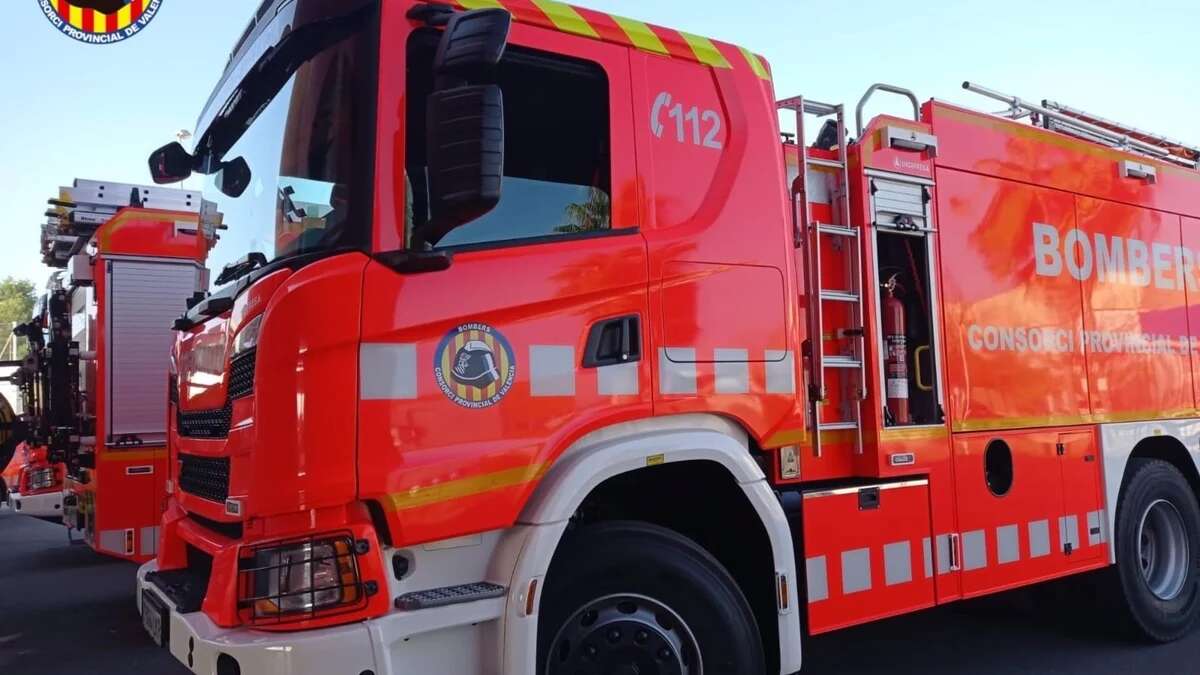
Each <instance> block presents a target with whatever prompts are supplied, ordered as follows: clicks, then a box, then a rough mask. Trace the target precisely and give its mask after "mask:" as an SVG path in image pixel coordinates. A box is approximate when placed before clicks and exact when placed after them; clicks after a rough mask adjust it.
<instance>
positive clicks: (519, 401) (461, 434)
mask: <svg viewBox="0 0 1200 675" xmlns="http://www.w3.org/2000/svg"><path fill="white" fill-rule="evenodd" d="M439 35H440V33H438V32H437V31H434V30H431V29H418V30H416V31H414V32H413V33H412V34H411V36H409V37H408V39H407V47H406V50H405V53H404V54H403V55H400V54H392V53H391V52H390V51H387V52H385V62H384V64H383V67H382V68H381V71H382V72H405V70H406V68H407V72H408V83H407V95H405V92H392V93H394V94H395V95H396V100H386V97H388V96H390V95H392V94H391V93H389V92H391V90H390V89H389V88H388V87H384V89H383V91H382V93H381V96H382V97H384V99H385V100H381V101H380V109H381V110H397V109H404V110H406V113H407V114H406V119H405V124H404V125H403V126H402V128H404V127H406V128H407V132H406V135H405V142H406V144H407V147H406V148H398V149H396V152H403V154H404V156H403V157H394V158H392V160H391V161H392V162H393V166H395V163H399V162H404V166H405V169H406V171H405V174H406V175H405V176H404V177H402V178H399V177H398V178H397V180H396V181H395V182H397V183H399V184H397V185H390V186H388V185H381V186H379V188H378V189H380V190H394V192H389V196H395V195H399V196H398V197H396V198H397V199H398V200H405V201H401V202H400V203H401V204H405V206H404V207H402V208H398V209H396V211H397V212H398V213H405V211H408V213H409V214H410V215H409V216H408V222H407V223H405V224H404V228H403V229H404V230H405V236H404V239H405V240H406V241H412V240H414V239H415V237H413V234H414V233H415V232H419V230H420V225H421V223H422V220H423V214H425V213H426V211H427V207H426V205H425V204H426V196H425V195H426V192H425V186H424V184H423V183H424V180H423V176H424V171H425V167H426V161H425V149H424V147H423V140H422V139H423V137H424V133H423V128H424V110H425V105H424V104H425V101H424V97H425V95H427V92H428V91H429V87H430V82H431V80H432V78H431V76H430V72H429V69H430V67H431V60H432V56H433V49H434V48H435V47H436V43H437V39H438V37H439ZM532 45H537V49H536V50H535V49H532V48H531V46H532ZM388 59H394V60H395V62H394V63H392V64H391V65H390V67H389V64H388V63H387V61H388ZM495 77H496V83H497V84H499V85H500V86H501V88H502V90H503V93H504V101H505V104H504V111H505V178H504V181H503V196H502V197H501V201H500V203H499V205H498V206H497V207H496V208H495V209H494V210H492V211H491V212H489V213H487V214H486V215H484V216H482V217H480V218H478V219H477V220H475V221H473V222H469V223H466V224H464V225H462V226H461V227H459V228H457V229H455V230H453V231H451V232H450V233H449V234H448V235H446V236H445V237H444V238H443V239H441V240H439V241H436V242H430V243H431V246H432V248H433V250H435V251H444V252H446V253H449V254H451V255H452V256H453V262H452V264H451V265H450V267H449V268H448V269H445V270H443V271H437V272H430V273H423V274H403V273H399V272H397V271H395V270H393V269H390V268H388V267H387V266H385V265H384V264H380V263H372V264H371V265H370V266H369V267H368V269H367V272H366V278H365V288H364V312H363V317H364V319H363V337H362V340H363V343H362V347H361V352H360V364H359V369H360V392H359V393H360V398H361V406H360V410H361V415H360V418H359V439H358V468H359V491H360V495H361V496H362V498H363V499H364V500H366V501H367V502H368V504H369V505H372V508H374V506H375V505H377V506H378V507H379V508H380V509H381V512H382V513H383V514H385V515H386V517H387V520H388V523H389V526H390V528H389V529H390V530H391V535H392V538H393V541H394V543H396V544H397V545H404V544H412V543H418V542H423V541H433V540H440V539H446V538H451V537H455V536H459V535H462V534H466V533H471V532H481V531H486V530H490V529H496V528H501V527H506V526H509V525H511V524H512V523H513V522H514V521H515V520H516V518H517V516H518V514H519V511H520V508H521V506H522V504H523V503H524V501H525V499H526V498H527V497H528V495H529V494H530V493H531V491H532V490H533V488H534V487H535V485H536V483H537V481H538V480H539V479H540V478H541V476H542V475H543V474H544V473H545V472H546V471H547V469H548V468H549V466H550V464H551V463H552V462H553V461H554V459H555V458H556V457H557V455H558V453H560V452H561V451H562V450H563V449H564V448H565V447H566V446H567V445H569V444H570V443H571V442H573V441H574V440H575V439H577V438H579V437H580V436H582V435H583V434H585V433H587V432H589V431H591V430H593V429H596V428H598V427H601V426H604V425H608V424H612V423H616V422H620V421H624V420H629V419H632V418H635V417H639V416H646V415H648V414H649V412H650V389H651V387H650V372H649V368H648V366H647V361H646V359H645V358H644V356H645V348H644V343H643V341H644V339H645V336H644V333H645V325H646V302H647V301H646V294H647V290H646V279H647V271H646V270H647V262H646V246H645V242H644V240H643V237H642V235H641V233H640V231H639V224H640V214H639V208H638V187H637V180H636V179H637V176H636V175H635V164H634V157H633V136H634V134H633V115H632V112H631V105H630V94H629V88H630V76H629V57H628V55H627V51H626V49H625V48H623V47H618V46H615V45H610V44H605V43H602V42H599V41H595V40H588V39H584V38H579V37H575V36H572V35H568V34H565V33H559V32H555V31H550V30H545V29H541V28H536V27H532V26H527V25H521V24H518V25H514V26H513V28H512V35H511V41H510V45H509V47H508V50H507V52H506V55H505V57H504V60H503V61H502V63H501V65H500V66H499V68H498V69H497V71H496V74H495ZM405 106H407V107H405ZM381 133H382V132H381ZM405 150H406V152H405ZM390 151H391V150H389V152H390ZM381 152H383V150H381ZM388 161H389V160H388V159H387V158H383V157H381V158H380V160H379V161H378V162H377V165H379V166H384V165H387V163H388ZM381 175H386V172H385V173H384V174H381ZM405 183H408V184H410V185H411V191H409V195H408V197H407V199H406V197H405V196H404V195H405V192H406V190H405V185H404V184H405ZM377 201H378V200H377ZM376 226H377V228H384V229H387V228H397V227H399V224H398V223H393V222H379V223H377V224H376ZM381 239H387V237H380V236H379V233H378V232H377V236H376V241H377V242H378V241H380V240H381Z"/></svg>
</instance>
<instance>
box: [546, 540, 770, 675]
mask: <svg viewBox="0 0 1200 675" xmlns="http://www.w3.org/2000/svg"><path fill="white" fill-rule="evenodd" d="M697 656H698V657H699V658H697ZM764 671H765V666H764V661H763V651H762V642H761V640H760V638H759V633H758V626H757V624H756V623H755V620H754V615H753V613H751V611H750V606H749V604H748V603H747V602H746V598H745V596H743V595H742V592H741V590H740V589H739V588H738V586H737V584H736V583H735V582H734V580H733V578H732V577H731V576H730V575H729V572H728V571H726V570H725V568H724V567H722V566H721V563H719V562H717V560H716V558H714V557H712V555H710V554H709V553H708V552H707V551H705V550H704V549H702V548H700V547H699V546H697V545H696V544H695V543H694V542H692V541H691V540H690V539H688V538H686V537H683V536H681V535H679V534H677V533H675V532H673V531H671V530H668V529H665V528H662V527H658V526H656V525H650V524H648V523H641V522H627V521H614V522H607V523H600V524H597V525H593V526H589V527H585V528H582V529H580V530H578V531H576V532H573V533H571V534H570V535H568V537H567V538H566V539H564V540H563V543H562V544H561V545H560V549H559V552H558V553H557V554H556V555H555V558H554V562H553V564H552V565H551V567H550V572H549V573H548V574H547V576H546V587H545V591H544V592H543V595H542V606H541V618H540V620H539V622H538V671H537V672H538V674H539V675H574V673H579V672H583V673H637V674H638V675H674V674H681V675H697V673H700V672H703V674H704V675H761V674H762V673H764Z"/></svg>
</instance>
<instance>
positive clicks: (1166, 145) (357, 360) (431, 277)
mask: <svg viewBox="0 0 1200 675" xmlns="http://www.w3.org/2000/svg"><path fill="white" fill-rule="evenodd" d="M968 87H969V88H971V89H972V90H974V91H977V92H979V93H982V94H985V95H988V96H992V97H993V98H1000V99H1002V100H1004V101H1005V102H1006V104H1007V105H1009V106H1010V108H1011V112H1010V114H1008V115H999V116H998V115H990V114H984V113H979V112H976V111H972V110H969V109H966V108H963V107H960V106H956V105H950V104H947V103H943V102H940V101H929V102H926V103H924V104H921V103H920V102H919V101H918V100H917V98H916V97H915V96H913V95H912V94H911V93H909V92H907V91H905V90H903V89H899V88H896V87H887V86H876V87H872V89H871V90H870V91H869V92H868V95H867V96H865V97H864V98H863V100H862V102H861V103H860V104H859V106H858V109H857V111H856V112H857V114H856V115H854V116H853V117H855V118H857V119H856V120H854V123H853V127H852V126H851V116H850V115H848V114H847V110H846V109H845V108H844V107H843V106H842V105H831V104H825V103H820V102H817V101H813V100H808V99H805V98H803V97H795V98H786V99H783V100H779V99H778V98H777V96H776V94H775V91H774V88H773V86H772V79H771V70H770V69H769V67H768V65H767V63H766V62H765V60H764V59H762V58H761V57H759V56H758V55H756V54H754V53H753V52H751V51H749V50H746V49H744V48H739V47H736V46H732V45H728V44H725V43H721V42H717V41H713V40H710V39H707V38H703V37H699V36H695V35H691V34H688V33H684V32H680V31H676V30H671V29H666V28H661V27H657V26H650V25H647V24H645V23H641V22H638V21H635V20H631V19H625V18H620V17H614V16H609V15H607V14H603V13H600V12H595V11H591V10H587V9H583V8H577V7H572V6H568V5H564V4H561V3H559V2H554V1H552V0H533V1H528V0H461V2H458V3H455V4H446V3H440V2H439V3H425V2H416V1H414V0H382V1H368V0H356V1H354V2H344V1H339V2H333V1H332V0H293V1H291V2H282V1H267V2H263V3H262V5H261V6H260V8H259V10H258V12H257V13H256V14H255V17H254V19H253V20H252V21H251V23H250V26H249V27H248V28H247V30H246V32H245V34H244V36H243V38H242V39H241V41H240V42H239V43H238V44H237V46H236V47H235V49H234V53H233V54H232V56H231V58H230V61H229V65H228V67H227V70H226V72H225V74H224V76H223V77H222V79H221V81H220V82H219V83H218V85H217V87H216V90H215V91H214V93H213V95H212V96H211V98H210V101H209V104H208V106H207V107H206V108H205V110H204V112H203V113H202V115H201V117H200V120H199V124H198V126H197V128H198V129H199V130H200V133H199V135H198V137H197V138H198V141H197V143H196V145H195V148H194V149H193V150H192V151H191V152H188V151H187V150H185V149H184V148H183V147H182V146H180V145H178V144H174V145H172V146H167V147H164V148H163V149H161V150H159V151H158V152H156V153H155V154H154V155H153V156H152V158H151V169H152V171H153V173H154V175H155V179H156V180H158V181H161V182H172V181H178V180H181V179H182V178H185V177H186V176H188V175H190V174H192V173H201V174H206V175H208V176H209V177H210V178H209V187H208V189H207V190H206V191H205V199H206V200H208V201H209V202H211V203H212V206H211V210H213V211H214V212H219V213H221V214H222V218H221V220H222V222H224V223H227V224H228V225H229V231H228V233H227V234H226V235H225V236H224V237H223V238H222V241H221V243H220V245H218V246H217V248H216V249H215V250H214V258H219V259H220V260H221V262H226V263H228V264H227V265H226V266H225V271H224V273H223V274H222V278H221V279H219V280H218V283H217V287H218V288H217V290H215V291H214V292H213V293H212V294H211V295H209V296H208V297H206V298H204V299H203V300H202V301H200V302H198V303H196V304H195V306H194V307H192V309H191V310H189V311H188V312H187V313H186V315H184V316H182V317H181V318H179V320H178V321H177V322H176V324H175V327H176V329H177V331H178V337H177V339H176V342H175V347H174V354H173V358H172V362H171V363H172V371H171V378H172V379H171V387H170V392H169V395H170V401H171V404H170V416H169V420H170V421H169V429H168V437H169V447H170V461H169V471H170V472H171V473H170V481H169V483H168V485H169V487H170V493H171V495H170V498H169V499H168V508H167V512H166V515H165V518H164V521H163V529H162V532H161V538H160V546H159V550H158V555H157V557H156V559H155V561H153V562H151V563H149V564H147V565H146V566H144V567H143V568H142V569H141V571H140V573H139V592H138V603H139V608H140V610H141V612H142V617H143V621H144V623H145V625H146V627H147V629H148V630H149V631H150V633H151V635H152V637H153V638H154V639H155V640H157V641H158V642H159V643H160V644H161V645H163V646H164V647H165V648H168V649H169V650H170V651H171V653H172V654H174V656H175V657H176V658H177V659H179V660H180V661H181V662H183V663H185V664H187V665H188V666H189V667H190V668H191V669H192V670H193V671H194V672H201V673H213V672H216V673H221V674H222V675H228V674H232V673H258V672H278V673H313V674H317V673H319V674H321V675H325V674H327V673H347V674H350V675H357V674H360V673H395V674H402V673H413V672H442V673H506V674H509V675H525V674H528V673H538V674H539V675H541V674H549V675H559V674H561V673H577V672H585V673H635V672H636V673H643V674H645V673H700V672H704V673H737V674H739V675H752V674H756V673H766V672H772V673H793V672H796V671H798V670H799V669H800V666H801V652H802V641H803V638H804V636H805V635H806V634H807V635H812V634H819V633H823V632H827V631H832V630H835V629H839V628H843V627H847V626H852V625H856V624H861V623H864V622H867V621H872V620H876V619H880V618H883V617H888V616H894V615H899V614H904V613H907V612H912V611H915V610H919V609H922V608H927V607H932V606H934V605H938V604H943V603H948V602H953V601H956V600H959V599H963V598H970V597H976V596H980V595H984V594H988V593H994V592H997V591H1001V590H1004V589H1010V588H1014V587H1018V586H1024V585H1029V584H1033V583H1036V582H1040V581H1044V580H1048V579H1054V578H1059V577H1066V576H1070V575H1077V574H1080V573H1083V572H1087V571H1091V570H1100V569H1102V568H1108V567H1113V570H1112V579H1113V581H1112V583H1111V589H1110V590H1111V591H1112V592H1113V593H1114V594H1115V595H1116V596H1118V597H1119V598H1121V599H1122V600H1123V605H1124V607H1125V610H1124V612H1123V614H1122V617H1123V618H1124V619H1126V620H1127V621H1128V623H1130V624H1131V625H1132V626H1134V627H1136V628H1137V629H1138V630H1140V632H1141V633H1142V634H1143V635H1145V636H1147V637H1149V638H1151V639H1153V640H1160V641H1166V640H1173V639H1176V638H1179V637H1181V636H1183V635H1184V634H1186V633H1187V632H1188V631H1189V630H1191V629H1192V628H1193V626H1194V625H1195V623H1196V621H1197V618H1198V617H1200V567H1198V566H1197V564H1196V561H1197V556H1198V555H1200V506H1198V505H1197V498H1196V495H1197V490H1198V489H1200V473H1198V472H1197V468H1196V466H1197V465H1196V453H1197V448H1198V447H1200V424H1198V421H1200V407H1198V400H1197V397H1198V395H1200V387H1198V385H1197V384H1196V378H1195V372H1194V369H1195V368H1196V366H1197V363H1196V361H1197V358H1198V357H1200V350H1198V348H1200V337H1198V334H1197V329H1196V328H1195V325H1196V320H1197V318H1198V317H1200V314H1198V311H1200V310H1198V309H1197V304H1196V297H1195V293H1196V292H1197V291H1198V290H1200V277H1198V276H1197V271H1198V269H1197V268H1198V265H1200V262H1198V258H1197V251H1198V250H1200V190H1198V188H1200V172H1197V170H1196V161H1197V158H1198V157H1200V152H1198V151H1197V150H1196V149H1194V148H1189V147H1187V146H1186V145H1185V144H1183V143H1179V142H1175V141H1172V140H1170V139H1168V138H1165V137H1162V136H1159V135H1155V134H1151V133H1148V132H1144V131H1139V130H1137V129H1134V128H1131V127H1127V126H1123V125H1119V124H1116V123H1113V122H1111V121H1107V120H1104V119H1102V118H1099V117H1097V116H1094V115H1089V114H1087V113H1084V112H1082V111H1078V110H1074V109H1072V108H1069V107H1067V106H1064V105H1060V104H1057V103H1054V102H1050V101H1046V102H1044V103H1042V104H1034V103H1028V102H1025V101H1021V100H1019V99H1015V98H1010V97H1006V96H1004V95H1001V94H999V93H997V92H994V91H991V90H988V89H985V88H983V87H979V86H977V85H968ZM883 93H887V94H893V95H896V94H898V95H901V96H904V97H906V98H908V99H910V100H911V103H912V107H913V114H912V116H911V117H910V118H901V117H892V116H876V117H873V118H869V117H867V116H866V115H865V108H866V107H867V106H869V105H870V104H871V102H872V100H873V98H872V95H876V94H883ZM781 110H782V111H783V112H784V113H786V114H788V115H794V116H795V117H796V118H797V119H798V127H799V129H798V131H799V134H798V136H797V137H796V138H797V139H798V142H797V143H792V144H788V143H784V144H781V143H780V141H779V132H780V124H779V121H778V119H779V117H778V115H779V112H780V111H781ZM814 120H816V121H818V122H821V123H823V126H822V127H820V128H819V130H817V131H816V132H814V131H813V130H812V129H811V128H810V127H811V125H812V122H813V121H814ZM806 127H808V128H806ZM209 208H210V207H209V205H207V204H206V205H205V209H206V210H208V209H209Z"/></svg>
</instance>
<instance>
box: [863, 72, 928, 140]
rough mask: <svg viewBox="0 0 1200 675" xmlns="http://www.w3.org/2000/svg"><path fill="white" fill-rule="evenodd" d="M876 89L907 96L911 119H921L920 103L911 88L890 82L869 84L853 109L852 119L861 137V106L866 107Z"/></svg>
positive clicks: (918, 120)
mask: <svg viewBox="0 0 1200 675" xmlns="http://www.w3.org/2000/svg"><path fill="white" fill-rule="evenodd" d="M877 91H886V92H887V93H889V94H897V95H899V96H903V97H905V98H907V99H908V100H909V101H912V107H913V120H915V121H917V122H920V121H921V103H920V101H918V100H917V95H916V94H914V93H913V92H912V90H909V89H905V88H904V87H897V86H895V85H892V84H884V83H882V82H877V83H875V84H873V85H871V88H870V89H868V90H867V93H865V94H863V97H862V98H861V99H859V100H858V107H857V108H855V109H854V120H855V122H857V123H858V135H859V137H861V136H862V133H863V108H866V107H867V101H869V100H871V97H872V96H874V95H875V92H877Z"/></svg>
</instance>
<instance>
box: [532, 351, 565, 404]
mask: <svg viewBox="0 0 1200 675" xmlns="http://www.w3.org/2000/svg"><path fill="white" fill-rule="evenodd" d="M575 370H576V369H575V348H574V347H571V346H570V345H531V346H530V347H529V393H530V395H531V396H574V395H575Z"/></svg>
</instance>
